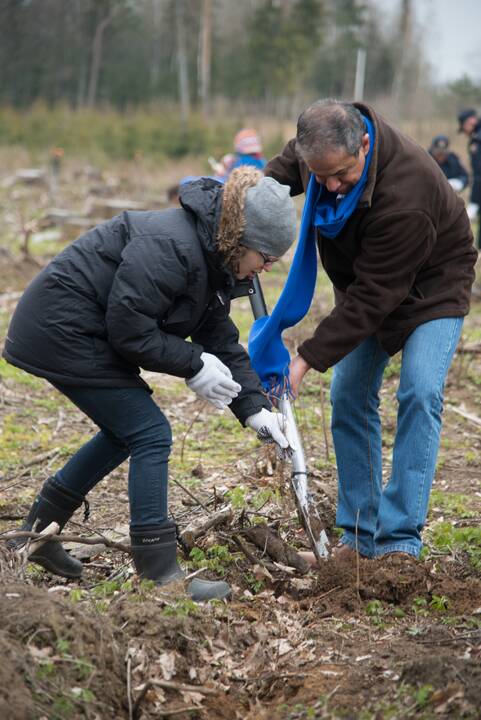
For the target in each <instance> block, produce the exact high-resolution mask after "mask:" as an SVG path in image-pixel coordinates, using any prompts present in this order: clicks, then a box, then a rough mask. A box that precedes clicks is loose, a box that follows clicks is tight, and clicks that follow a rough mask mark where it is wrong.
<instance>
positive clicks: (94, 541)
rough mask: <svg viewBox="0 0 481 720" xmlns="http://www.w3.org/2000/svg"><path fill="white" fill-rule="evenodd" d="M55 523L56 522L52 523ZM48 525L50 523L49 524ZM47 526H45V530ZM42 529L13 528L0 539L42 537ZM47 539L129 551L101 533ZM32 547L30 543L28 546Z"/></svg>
mask: <svg viewBox="0 0 481 720" xmlns="http://www.w3.org/2000/svg"><path fill="white" fill-rule="evenodd" d="M54 524H56V523H54ZM49 527H50V525H49ZM47 529H48V528H45V530H47ZM45 530H43V531H42V532H41V533H36V532H29V531H27V530H15V531H14V532H9V533H4V534H2V535H0V540H14V539H15V538H32V539H33V540H38V539H39V538H42V537H43V533H44V532H45ZM48 539H49V540H53V541H54V542H65V543H67V542H75V543H80V544H82V545H105V547H108V548H113V549H114V550H120V551H121V552H125V553H129V554H130V552H131V550H130V546H129V545H124V544H123V543H119V542H115V541H114V540H109V539H108V538H106V537H104V536H103V535H101V536H100V537H98V538H84V537H80V535H68V534H65V535H55V534H54V535H53V536H52V537H49V538H48ZM30 547H32V545H31V546H30Z"/></svg>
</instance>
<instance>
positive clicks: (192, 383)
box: [185, 352, 242, 410]
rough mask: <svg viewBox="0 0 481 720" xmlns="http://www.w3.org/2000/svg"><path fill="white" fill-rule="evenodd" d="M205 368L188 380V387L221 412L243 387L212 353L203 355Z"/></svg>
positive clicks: (201, 357)
mask: <svg viewBox="0 0 481 720" xmlns="http://www.w3.org/2000/svg"><path fill="white" fill-rule="evenodd" d="M200 359H201V360H202V361H203V363H204V366H203V367H202V368H201V369H200V370H199V372H198V373H196V375H194V377H192V378H190V379H189V380H186V381H185V382H186V384H187V387H189V388H190V389H191V390H193V391H194V392H195V393H196V395H198V396H199V397H200V398H202V399H203V400H208V401H209V402H210V403H211V404H212V405H214V406H215V407H216V408H219V410H223V409H224V408H225V407H227V405H230V403H231V402H232V400H233V399H234V398H236V397H237V395H238V394H239V393H240V391H241V389H242V388H241V386H240V385H239V383H236V382H235V380H233V379H232V373H231V371H230V370H229V368H228V367H227V365H224V363H223V362H221V361H220V360H219V358H218V357H216V356H215V355H211V353H205V352H204V353H202V355H201V356H200Z"/></svg>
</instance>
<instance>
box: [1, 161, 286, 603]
mask: <svg viewBox="0 0 481 720" xmlns="http://www.w3.org/2000/svg"><path fill="white" fill-rule="evenodd" d="M180 202H181V206H182V207H181V208H171V209H168V210H164V211H161V212H124V213H122V214H121V215H118V216H117V217H115V218H113V219H112V220H110V221H108V222H106V223H104V224H102V225H98V226H97V227H95V228H93V229H92V230H91V231H89V232H88V233H86V234H85V235H82V236H81V237H80V238H78V239H77V240H76V241H75V242H73V243H72V244H71V245H69V246H68V247H67V248H66V249H65V250H64V251H63V252H61V253H60V254H59V255H57V257H55V258H54V259H53V260H52V261H51V262H50V263H49V265H48V266H47V267H46V268H45V269H44V270H43V271H42V272H41V273H40V274H39V275H38V276H37V277H36V278H35V279H34V280H33V282H32V283H31V284H30V286H29V287H28V288H27V290H26V291H25V293H24V295H23V296H22V298H21V299H20V302H19V303H18V306H17V308H16V310H15V313H14V315H13V317H12V320H11V323H10V327H9V330H8V335H7V339H6V343H5V349H4V353H3V354H4V357H5V358H6V359H7V360H8V361H9V362H10V363H12V364H14V365H16V366H17V367H20V368H22V369H24V370H26V371H27V372H30V373H33V374H35V375H38V376H40V377H44V378H46V379H47V380H49V381H50V382H51V383H52V384H53V385H54V386H55V387H56V388H57V389H58V390H60V392H62V393H63V394H64V395H66V396H67V397H68V398H70V400H71V401H72V402H73V403H74V404H75V405H76V406H77V407H78V408H80V409H81V410H82V411H83V412H84V413H85V414H86V415H88V416H89V417H90V418H91V419H92V420H93V421H94V422H95V423H96V425H98V427H99V432H98V433H97V434H96V435H95V436H94V437H93V438H92V439H91V440H89V441H88V442H87V443H86V444H85V445H83V446H82V447H81V448H80V449H79V450H78V451H77V452H76V453H75V455H74V456H73V457H72V458H70V460H69V461H68V462H67V463H66V465H65V466H64V467H63V468H62V469H61V470H59V471H58V472H57V473H56V474H55V475H54V476H53V477H52V478H49V479H48V480H47V481H46V482H45V484H44V486H43V487H42V489H41V491H40V493H39V495H38V497H37V498H36V499H35V501H34V503H33V505H32V508H31V510H30V512H29V515H28V517H27V519H26V521H25V523H24V525H23V528H24V529H28V530H30V529H31V528H32V527H33V526H34V525H35V528H36V530H37V531H39V530H42V529H43V528H44V527H46V526H47V525H48V524H49V523H50V522H52V521H56V522H58V523H59V524H60V526H61V527H63V526H64V525H65V523H66V522H67V521H68V519H69V518H70V517H71V516H72V514H73V513H74V512H75V510H76V509H77V508H78V507H80V505H81V504H82V502H83V501H84V498H85V496H86V495H87V493H88V492H89V491H90V490H91V489H92V488H93V487H94V486H95V485H96V484H97V483H98V482H99V481H100V480H101V479H102V478H103V477H105V476H106V475H108V473H109V472H111V471H112V470H113V469H114V468H115V467H117V466H118V465H119V464H120V463H121V462H123V461H124V460H125V459H126V458H128V457H129V458H130V467H129V502H130V513H131V526H130V534H131V543H132V554H133V560H134V565H135V567H136V570H137V572H138V573H139V574H140V575H141V576H142V577H146V578H149V579H152V580H155V581H156V582H158V583H161V584H165V583H167V582H169V581H171V580H174V579H178V578H179V577H181V576H182V571H181V569H180V567H179V565H178V563H177V559H176V530H175V524H174V523H173V522H171V521H170V520H168V513H167V463H168V457H169V454H170V448H171V443H172V435H171V429H170V425H169V422H168V420H167V418H166V417H165V415H164V414H163V413H162V411H161V410H160V408H159V407H158V406H157V405H156V403H155V402H154V401H153V399H152V397H151V390H150V389H149V387H148V385H147V384H146V383H145V381H144V380H143V379H142V377H141V376H140V368H143V369H145V370H150V371H153V372H159V373H166V374H168V375H175V376H177V377H183V378H185V381H186V383H187V385H188V386H189V387H190V388H191V389H192V390H193V391H194V392H196V393H197V395H198V396H199V397H201V398H204V399H206V400H208V401H209V402H211V403H212V404H214V405H215V406H216V407H218V408H224V407H227V405H229V407H230V409H231V410H232V412H233V413H234V414H235V415H236V417H237V418H238V419H239V421H240V422H241V423H242V424H243V425H244V426H245V425H247V426H249V427H251V428H253V429H254V430H256V431H259V430H260V429H261V428H262V429H263V432H262V433H261V435H262V436H263V437H268V439H269V436H270V440H271V441H272V440H274V442H276V443H277V444H278V445H279V446H280V447H282V448H287V446H288V441H287V439H286V437H285V435H284V433H283V425H282V415H280V414H279V413H275V412H272V411H271V406H270V403H269V401H268V400H267V399H266V397H265V395H264V394H263V392H262V387H261V385H260V382H259V379H258V377H257V375H256V374H255V372H254V371H253V370H252V368H251V366H250V363H249V359H248V356H247V353H246V352H245V350H244V349H243V347H242V346H241V345H240V344H239V333H238V331H237V328H236V327H235V325H234V323H233V322H232V320H231V319H230V317H229V310H230V300H231V298H232V297H235V296H236V292H237V290H236V283H237V281H238V280H244V279H249V278H252V277H253V276H254V274H255V273H259V272H261V271H262V270H263V269H266V270H269V269H270V268H271V267H272V263H273V262H275V260H276V259H277V258H278V257H279V256H281V255H282V254H284V253H285V252H286V250H287V249H288V248H289V247H290V246H291V244H292V242H293V241H294V238H295V231H296V212H295V208H294V205H293V201H292V199H291V198H290V195H289V189H288V188H287V187H286V186H283V185H280V184H279V183H277V182H276V181H275V180H273V179H272V178H264V177H263V175H262V174H261V173H260V172H259V171H257V170H254V169H252V168H240V169H238V170H237V171H235V172H234V173H232V175H231V176H230V178H229V180H228V182H227V183H226V184H225V186H224V185H222V184H220V183H218V182H216V181H214V180H210V179H207V178H204V179H200V180H198V181H196V182H193V183H190V184H188V185H186V186H185V187H184V188H182V191H181V196H180ZM186 338H190V340H187V339H186ZM13 543H14V544H15V541H13ZM31 559H32V560H34V561H35V562H37V563H39V564H40V565H43V566H44V567H45V568H46V569H48V570H50V571H51V572H54V573H57V574H59V575H63V576H65V577H79V576H80V574H81V572H82V565H81V563H79V562H78V561H77V560H75V559H74V558H71V557H70V556H69V554H68V553H67V552H66V551H65V550H64V548H63V547H62V546H61V545H60V543H58V542H54V541H50V542H47V543H45V544H44V545H43V546H42V547H41V548H40V549H39V550H38V551H36V552H35V554H34V555H32V556H31ZM188 590H189V592H190V594H191V595H192V597H193V598H194V599H200V600H202V599H209V598H212V597H227V596H228V595H229V593H230V589H229V587H228V585H227V584H226V583H224V582H213V583H209V582H208V581H203V580H200V579H198V578H195V579H194V580H193V581H192V582H191V584H190V586H189V589H188Z"/></svg>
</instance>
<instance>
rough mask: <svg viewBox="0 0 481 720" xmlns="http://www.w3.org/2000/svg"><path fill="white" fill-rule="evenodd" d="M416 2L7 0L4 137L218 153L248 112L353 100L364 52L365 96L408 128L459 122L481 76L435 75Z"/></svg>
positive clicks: (283, 115) (1, 31)
mask: <svg viewBox="0 0 481 720" xmlns="http://www.w3.org/2000/svg"><path fill="white" fill-rule="evenodd" d="M415 9H416V6H415V3H413V2H412V0H399V7H398V10H397V14H396V15H395V17H394V19H393V20H392V21H391V22H390V23H387V21H386V19H385V18H384V16H383V14H382V13H380V12H379V6H378V5H375V4H374V2H372V0H371V1H369V0H364V1H363V2H361V1H360V0H243V2H233V0H0V144H2V145H12V144H13V145H15V144H18V145H22V146H25V147H27V148H30V149H31V150H35V149H39V148H45V147H48V146H49V145H61V146H62V147H65V148H67V149H72V150H75V149H76V148H77V149H79V150H81V149H82V148H83V149H85V150H87V151H88V149H89V146H91V145H93V146H94V147H95V148H98V147H101V148H102V149H103V151H104V152H105V153H106V155H107V156H108V157H125V158H131V157H133V156H134V155H135V153H136V152H144V153H146V154H147V153H148V154H149V155H165V156H169V157H178V156H181V155H188V154H198V155H200V154H206V153H216V152H217V151H219V152H220V151H222V149H223V148H227V149H228V147H229V143H230V141H231V138H232V133H233V131H235V129H236V128H237V127H238V126H239V124H241V123H243V122H244V120H245V119H246V118H248V119H251V118H253V117H259V118H271V119H273V120H274V122H275V123H278V124H279V123H282V122H283V121H289V122H292V121H293V120H295V118H296V117H297V115H298V113H299V111H300V109H301V108H302V107H303V106H304V105H305V104H307V103H309V102H311V101H312V100H313V99H315V98H317V97H323V96H324V97H326V96H331V97H338V98H344V99H353V97H354V95H355V76H356V65H357V63H358V57H359V51H365V53H366V55H365V64H366V74H365V82H364V87H363V92H362V95H363V99H364V100H365V101H367V102H372V103H375V104H376V107H377V108H378V109H380V110H381V111H382V112H384V113H385V114H386V115H387V117H389V118H390V119H392V120H393V121H395V122H397V123H399V124H402V123H406V122H410V121H411V122H412V121H422V120H426V119H427V118H436V119H449V120H450V121H451V122H453V121H454V118H455V115H456V112H457V110H458V109H459V107H461V106H465V105H473V104H474V105H477V104H480V103H481V81H480V82H479V83H477V82H476V81H474V80H473V79H471V78H469V77H467V76H465V77H461V78H459V79H458V80H457V81H456V82H452V83H450V84H447V85H444V86H441V85H438V84H436V69H435V68H433V67H430V66H429V64H428V63H427V61H426V58H425V54H424V51H423V31H424V29H423V28H422V27H421V26H420V25H419V23H418V21H417V19H416V13H415ZM354 99H358V98H354ZM96 111H97V112H96ZM280 134H282V130H281V129H280V126H279V125H278V126H277V127H276V128H275V129H272V128H271V131H270V132H268V133H267V135H268V136H269V139H268V143H270V145H271V146H272V147H273V148H274V147H275V148H278V147H279V144H280V138H279V135H280ZM226 143H227V144H226Z"/></svg>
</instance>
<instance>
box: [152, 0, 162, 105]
mask: <svg viewBox="0 0 481 720" xmlns="http://www.w3.org/2000/svg"><path fill="white" fill-rule="evenodd" d="M161 2H162V0H152V28H153V34H152V40H153V42H152V63H151V66H150V78H149V85H150V92H151V94H152V93H155V91H156V90H157V84H158V82H159V77H160V48H161V45H160V28H161V19H162V8H161Z"/></svg>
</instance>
